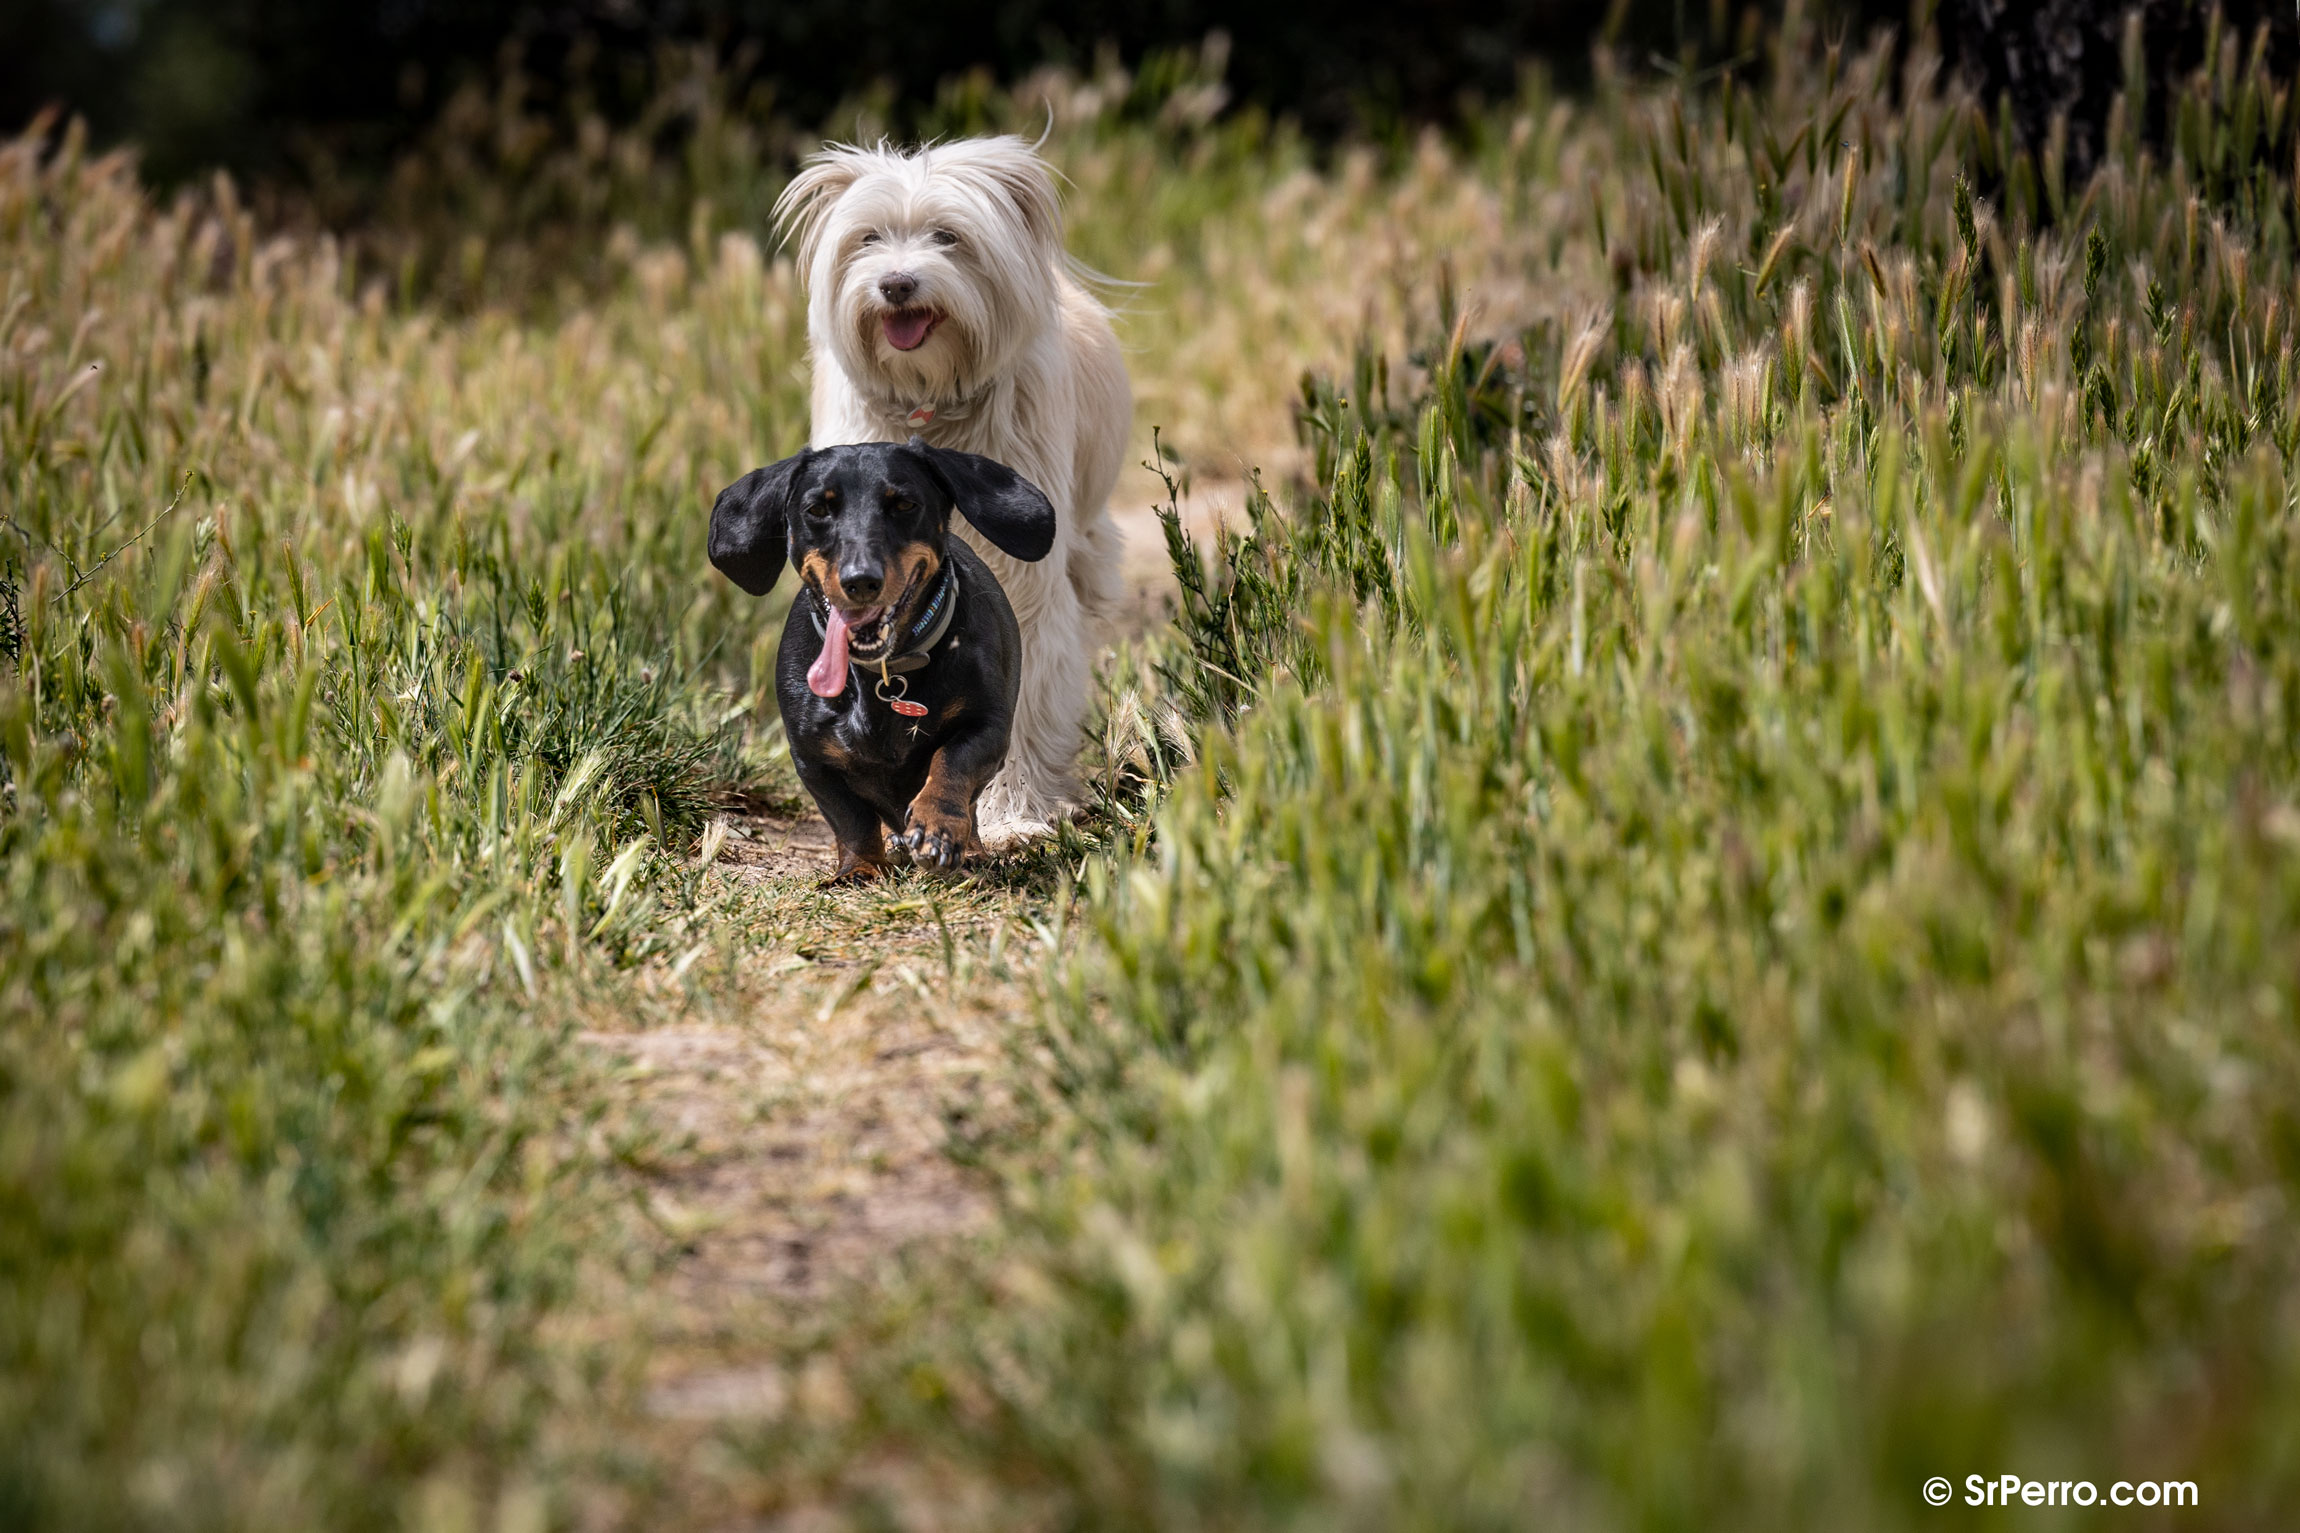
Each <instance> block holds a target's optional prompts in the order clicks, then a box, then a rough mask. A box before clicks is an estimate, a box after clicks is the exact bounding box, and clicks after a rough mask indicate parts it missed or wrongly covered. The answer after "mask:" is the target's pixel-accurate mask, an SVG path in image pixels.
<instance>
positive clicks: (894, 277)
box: [878, 271, 918, 309]
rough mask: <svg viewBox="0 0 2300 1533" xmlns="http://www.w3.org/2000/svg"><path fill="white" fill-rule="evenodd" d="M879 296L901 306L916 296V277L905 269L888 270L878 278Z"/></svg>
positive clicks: (898, 306)
mask: <svg viewBox="0 0 2300 1533" xmlns="http://www.w3.org/2000/svg"><path fill="white" fill-rule="evenodd" d="M878 291H879V296H880V297H882V298H884V299H885V300H886V301H887V302H888V303H891V304H893V305H894V306H895V307H896V308H898V309H899V308H901V307H902V306H903V305H904V304H907V303H909V302H910V301H911V299H913V298H915V297H917V296H918V278H916V277H914V276H912V275H911V274H910V273H909V272H907V271H890V272H888V273H887V274H886V275H885V276H883V277H881V278H879V279H878Z"/></svg>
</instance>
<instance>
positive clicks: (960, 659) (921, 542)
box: [711, 437, 1054, 882]
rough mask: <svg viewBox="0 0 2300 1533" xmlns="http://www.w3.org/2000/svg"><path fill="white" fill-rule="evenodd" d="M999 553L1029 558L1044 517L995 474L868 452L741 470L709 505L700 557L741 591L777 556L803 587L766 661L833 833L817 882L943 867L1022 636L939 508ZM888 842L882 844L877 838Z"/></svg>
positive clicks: (1002, 711) (1010, 476)
mask: <svg viewBox="0 0 2300 1533" xmlns="http://www.w3.org/2000/svg"><path fill="white" fill-rule="evenodd" d="M954 507H955V508H956V509H957V511H958V513H959V514H960V515H962V516H964V517H965V518H966V519H967V520H968V521H969V522H971V523H973V524H974V526H975V528H976V530H978V531H979V532H981V534H982V535H983V536H984V537H985V538H987V539H989V540H990V542H991V544H992V545H993V546H994V547H996V548H998V549H999V550H1001V551H1002V552H1004V553H1007V554H1011V555H1012V556H1013V557H1015V558H1017V559H1025V560H1035V559H1043V558H1045V557H1046V553H1047V550H1048V549H1049V548H1051V547H1052V546H1053V544H1054V507H1053V506H1052V505H1051V504H1050V503H1049V502H1048V501H1047V499H1046V497H1045V496H1044V495H1043V494H1041V493H1039V490H1038V487H1037V486H1036V485H1033V484H1032V483H1031V482H1030V481H1029V480H1027V479H1024V478H1023V477H1022V476H1021V475H1020V474H1017V473H1016V472H1015V471H1014V470H1012V469H1010V468H1008V467H1007V466H1006V465H1005V464H1003V463H995V462H993V461H991V460H990V459H988V458H982V457H977V456H975V455H974V454H973V453H966V452H951V451H948V450H946V449H943V448H940V447H929V446H927V445H926V444H925V443H924V442H922V441H920V440H919V439H918V438H916V437H913V438H911V439H910V441H909V442H907V443H894V442H871V443H863V444H859V445H855V446H848V447H825V448H821V449H816V450H809V451H805V452H801V453H800V454H798V456H796V457H792V458H785V459H783V461H782V462H780V463H771V464H769V465H768V466H767V467H765V468H759V469H753V470H752V471H751V472H749V473H748V474H745V475H744V476H743V477H742V478H740V479H738V480H736V481H735V482H734V483H733V484H731V485H729V486H728V487H727V488H726V489H725V490H724V491H722V492H720V495H719V500H718V504H717V505H715V506H713V507H712V508H711V562H712V563H713V564H715V565H717V566H718V567H719V569H720V571H721V572H722V573H723V574H725V575H726V576H727V578H728V579H730V580H732V581H734V583H735V584H736V585H739V586H741V587H742V588H743V589H744V590H746V591H748V592H750V593H751V594H752V595H753V596H764V595H765V594H766V593H767V592H768V591H771V590H773V589H774V585H775V582H776V580H778V579H779V578H780V577H781V576H782V573H783V564H784V562H785V561H786V560H788V561H789V562H790V563H793V564H795V565H797V566H798V569H799V575H800V578H801V579H802V580H803V581H804V582H805V589H803V590H802V591H800V592H799V594H798V596H797V597H796V599H794V600H793V601H792V603H791V615H790V618H789V620H788V621H787V622H785V623H784V625H783V641H782V650H781V652H780V654H779V655H778V657H777V659H776V662H775V691H776V696H777V699H778V701H779V702H780V703H781V705H782V711H783V733H784V734H785V735H786V736H787V737H788V738H789V740H790V746H791V762H792V764H793V765H795V766H796V767H797V768H798V772H799V781H800V782H802V783H804V784H806V788H807V791H808V792H809V793H811V794H813V795H814V799H815V803H816V804H817V805H818V806H820V808H821V809H822V812H823V818H824V819H825V820H828V821H829V822H830V827H831V833H832V834H833V835H835V836H836V837H837V838H838V848H839V850H838V867H837V869H836V871H835V872H833V873H832V875H831V878H832V881H833V882H848V881H853V880H859V879H865V878H872V877H875V876H877V875H878V873H879V872H880V871H882V870H883V869H884V868H885V867H886V866H887V862H888V853H889V850H890V847H891V850H892V851H894V852H898V853H902V854H906V855H908V856H909V857H910V859H911V860H912V861H913V862H915V863H918V864H920V865H922V866H927V867H935V868H954V867H956V866H958V864H959V862H960V861H961V860H962V859H963V858H964V857H965V856H966V855H967V854H968V853H969V852H971V851H974V850H976V849H977V847H978V846H979V844H980V843H979V842H978V841H977V839H976V835H975V822H974V805H975V799H976V798H977V797H978V796H980V794H981V792H982V790H983V788H984V787H985V786H986V785H987V784H988V783H989V782H990V779H991V778H992V777H994V776H996V775H997V773H998V769H999V767H1000V766H1001V765H1002V764H1003V763H1004V762H1005V760H1006V742H1007V734H1008V731H1009V730H1010V729H1011V728H1012V726H1013V721H1014V699H1015V694H1016V691H1017V689H1018V688H1019V686H1020V684H1021V681H1020V678H1021V670H1022V635H1021V631H1020V630H1019V629H1018V628H1017V627H1016V625H1015V621H1014V609H1013V607H1011V606H1009V605H1008V603H1007V600H1006V593H1005V592H1004V591H1003V590H1001V589H1000V588H999V584H998V580H997V577H995V576H994V575H992V574H991V572H990V567H989V566H988V565H986V564H984V563H983V562H982V560H981V559H980V558H979V557H977V556H976V554H975V552H974V550H973V549H971V548H968V547H967V546H966V544H965V543H964V542H963V541H961V540H960V539H957V538H954V537H951V536H949V531H950V513H951V511H952V509H953V508H954ZM884 831H892V832H894V835H893V838H892V841H891V843H890V842H889V841H888V839H887V838H886V837H885V835H884V834H883V832H884Z"/></svg>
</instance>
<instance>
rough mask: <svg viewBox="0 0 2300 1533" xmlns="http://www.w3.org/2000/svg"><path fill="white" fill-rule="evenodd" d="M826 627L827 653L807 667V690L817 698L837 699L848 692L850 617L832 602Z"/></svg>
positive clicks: (819, 656)
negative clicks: (848, 628)
mask: <svg viewBox="0 0 2300 1533" xmlns="http://www.w3.org/2000/svg"><path fill="white" fill-rule="evenodd" d="M823 605H824V606H825V607H828V608H830V617H829V619H828V620H827V621H826V622H824V624H823V652H822V653H821V654H819V655H817V656H815V663H814V664H813V665H812V666H809V667H808V668H807V690H808V691H810V692H812V693H814V695H815V696H817V697H836V696H838V695H839V694H840V693H841V692H844V691H845V690H846V689H847V615H846V614H845V613H844V612H841V611H840V610H839V609H838V607H837V605H836V604H834V603H831V602H825V603H823Z"/></svg>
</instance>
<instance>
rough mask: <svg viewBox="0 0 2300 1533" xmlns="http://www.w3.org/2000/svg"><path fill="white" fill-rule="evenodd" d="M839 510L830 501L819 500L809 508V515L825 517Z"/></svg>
mask: <svg viewBox="0 0 2300 1533" xmlns="http://www.w3.org/2000/svg"><path fill="white" fill-rule="evenodd" d="M837 509H838V508H837V507H836V506H835V505H833V504H832V503H831V502H830V501H828V500H818V501H816V502H815V503H814V504H813V505H811V506H809V507H807V515H809V516H814V517H823V516H828V515H830V514H831V512H833V511H835V510H837Z"/></svg>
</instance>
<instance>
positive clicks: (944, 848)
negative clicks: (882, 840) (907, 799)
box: [893, 804, 973, 870]
mask: <svg viewBox="0 0 2300 1533" xmlns="http://www.w3.org/2000/svg"><path fill="white" fill-rule="evenodd" d="M970 830H971V827H970V826H968V825H967V823H966V822H965V821H964V820H956V821H953V820H951V819H949V818H947V817H945V816H942V815H936V814H932V813H921V812H920V810H919V808H918V806H917V805H916V804H913V805H912V806H911V811H910V824H909V825H908V826H907V827H906V828H905V829H904V830H903V832H902V834H901V835H899V836H896V837H895V838H894V842H893V844H894V846H895V849H896V850H898V851H903V852H908V853H909V854H910V860H911V861H912V862H914V863H916V864H917V865H918V866H920V867H922V868H940V869H944V870H948V869H951V868H955V867H957V866H958V865H959V863H961V862H963V861H964V860H965V859H966V851H967V843H968V842H970V841H971V840H972V839H973V837H972V835H971V834H969V832H970Z"/></svg>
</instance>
